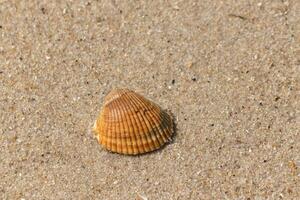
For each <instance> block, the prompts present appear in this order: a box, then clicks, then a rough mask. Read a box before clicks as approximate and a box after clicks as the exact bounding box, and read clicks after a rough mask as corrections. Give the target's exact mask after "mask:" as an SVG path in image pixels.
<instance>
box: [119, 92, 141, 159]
mask: <svg viewBox="0 0 300 200" xmlns="http://www.w3.org/2000/svg"><path fill="white" fill-rule="evenodd" d="M124 98H126V100H127V102H131V101H130V96H128V94H127V93H126V94H125V95H124ZM131 105H132V104H131ZM132 106H133V107H134V108H137V107H136V106H135V105H132ZM128 108H129V110H130V111H132V108H130V106H128ZM133 111H134V112H135V109H134V110H133ZM131 118H132V119H133V120H132V121H134V122H135V123H136V124H137V123H141V122H140V120H139V118H138V117H134V115H131ZM132 125H133V124H132ZM133 127H135V126H133ZM136 130H137V132H142V131H143V130H140V128H139V126H137V129H134V133H133V136H134V138H135V141H139V140H140V141H141V140H142V137H141V136H140V135H139V134H136V133H137V132H136ZM138 138H139V139H138ZM135 145H136V147H137V149H138V153H143V152H145V151H146V147H145V146H144V145H143V144H142V145H141V146H140V145H139V144H138V143H137V142H136V144H135Z"/></svg>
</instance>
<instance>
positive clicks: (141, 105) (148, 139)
mask: <svg viewBox="0 0 300 200" xmlns="http://www.w3.org/2000/svg"><path fill="white" fill-rule="evenodd" d="M132 97H133V98H134V99H135V100H136V101H134V102H135V103H136V104H138V105H139V106H140V107H141V108H147V107H148V106H147V105H146V104H143V103H142V100H141V99H139V98H138V97H137V96H136V95H132ZM140 116H141V118H142V119H143V121H144V122H145V124H146V129H147V132H144V137H146V140H147V145H148V146H149V148H150V149H151V150H154V149H156V148H158V147H156V145H155V141H153V140H152V138H151V135H152V132H153V131H152V129H151V124H150V123H149V121H147V119H146V115H144V114H143V113H142V114H140ZM154 135H155V134H154ZM150 142H153V145H154V146H153V145H151V144H150Z"/></svg>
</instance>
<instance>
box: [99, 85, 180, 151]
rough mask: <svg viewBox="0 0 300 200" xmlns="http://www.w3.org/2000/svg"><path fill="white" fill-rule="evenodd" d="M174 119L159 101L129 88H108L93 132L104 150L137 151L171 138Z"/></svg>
mask: <svg viewBox="0 0 300 200" xmlns="http://www.w3.org/2000/svg"><path fill="white" fill-rule="evenodd" d="M173 131H174V130H173V120H172V118H171V116H170V115H169V114H168V113H167V112H165V111H163V110H162V109H161V108H160V107H159V106H158V105H156V104H155V103H153V102H151V101H150V100H147V99H146V98H144V97H143V96H141V95H139V94H137V93H135V92H133V91H131V90H128V89H116V90H113V91H111V92H110V93H109V94H108V95H107V96H106V97H105V101H104V106H103V108H102V110H101V112H100V116H99V117H98V119H97V120H96V122H95V125H94V133H95V135H96V137H97V139H98V141H99V143H100V144H101V145H102V146H103V147H104V148H105V149H107V150H109V151H112V152H116V153H120V154H129V155H136V154H142V153H147V152H150V151H153V150H156V149H159V148H160V147H162V146H163V145H164V144H165V143H167V142H168V141H170V140H171V137H172V134H173Z"/></svg>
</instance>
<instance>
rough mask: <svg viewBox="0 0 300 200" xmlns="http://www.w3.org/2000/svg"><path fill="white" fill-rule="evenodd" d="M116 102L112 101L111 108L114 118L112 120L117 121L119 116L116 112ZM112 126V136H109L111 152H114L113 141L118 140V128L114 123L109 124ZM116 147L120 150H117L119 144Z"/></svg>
mask: <svg viewBox="0 0 300 200" xmlns="http://www.w3.org/2000/svg"><path fill="white" fill-rule="evenodd" d="M115 103H116V102H115V101H112V102H111V107H112V116H111V118H113V119H116V118H117V116H118V114H117V112H116V110H117V109H116V105H115ZM109 124H110V132H109V133H110V134H109V135H108V137H109V139H110V140H109V142H110V143H109V146H108V147H109V148H110V150H111V151H113V150H114V145H113V140H114V138H116V126H113V125H114V123H109ZM115 145H116V146H115V147H116V150H117V149H118V148H117V144H115Z"/></svg>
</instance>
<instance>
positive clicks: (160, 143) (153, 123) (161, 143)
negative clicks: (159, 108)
mask: <svg viewBox="0 0 300 200" xmlns="http://www.w3.org/2000/svg"><path fill="white" fill-rule="evenodd" d="M134 96H135V97H134V98H135V99H136V100H137V101H138V102H139V103H140V104H143V105H144V107H147V106H146V104H145V103H144V102H142V101H141V100H140V99H139V98H138V97H137V96H136V95H134ZM150 105H151V103H150ZM149 113H150V115H151V116H152V113H151V112H149ZM145 118H146V119H147V120H148V121H150V120H151V123H150V125H151V124H152V125H153V126H154V127H155V129H156V131H157V132H158V133H159V130H158V128H157V127H156V126H155V122H154V121H153V120H152V118H150V120H149V119H148V117H147V115H145ZM151 132H153V131H150V130H149V134H150V135H152V134H153V135H154V136H155V138H156V140H157V142H158V143H159V145H160V146H161V145H163V142H161V141H160V140H159V138H158V137H157V134H156V133H152V134H151ZM150 137H151V136H150Z"/></svg>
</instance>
